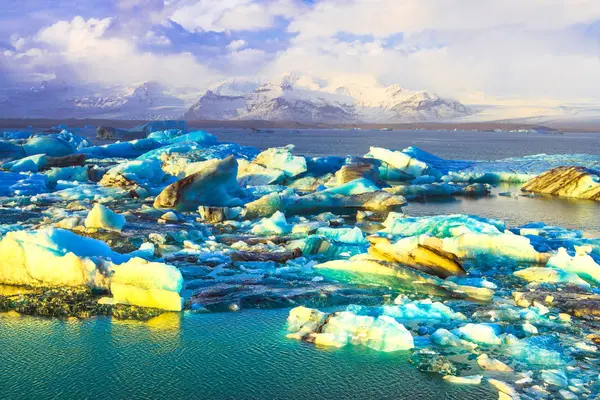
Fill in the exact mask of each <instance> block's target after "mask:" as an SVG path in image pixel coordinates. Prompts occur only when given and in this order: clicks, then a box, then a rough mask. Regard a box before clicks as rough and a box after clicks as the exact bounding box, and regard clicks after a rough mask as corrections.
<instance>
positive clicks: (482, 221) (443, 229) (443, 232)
mask: <svg viewBox="0 0 600 400" xmlns="http://www.w3.org/2000/svg"><path fill="white" fill-rule="evenodd" d="M383 226H384V227H385V229H383V230H382V231H381V232H383V233H387V234H391V235H397V236H403V237H407V236H418V235H427V236H434V237H438V238H448V237H455V236H460V235H462V234H463V233H485V234H498V233H501V232H503V231H504V230H505V229H506V226H505V225H504V223H503V222H501V221H498V220H491V219H486V218H481V217H475V216H470V215H461V214H456V215H439V216H432V217H407V216H406V215H404V214H399V213H389V214H388V217H387V218H386V220H385V221H384V222H383Z"/></svg>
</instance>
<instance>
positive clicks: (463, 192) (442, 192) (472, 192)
mask: <svg viewBox="0 0 600 400" xmlns="http://www.w3.org/2000/svg"><path fill="white" fill-rule="evenodd" d="M385 190H386V191H388V192H390V193H394V194H400V195H402V196H405V197H407V198H409V199H414V198H426V197H452V196H473V197H477V196H486V195H488V194H489V193H490V191H491V188H490V187H489V185H484V184H477V183H475V184H471V185H459V184H452V183H426V184H415V183H414V182H412V183H411V184H410V185H399V186H393V187H391V188H388V189H385Z"/></svg>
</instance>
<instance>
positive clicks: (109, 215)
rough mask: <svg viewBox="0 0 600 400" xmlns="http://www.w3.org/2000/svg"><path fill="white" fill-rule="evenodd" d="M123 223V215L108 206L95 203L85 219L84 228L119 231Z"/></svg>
mask: <svg viewBox="0 0 600 400" xmlns="http://www.w3.org/2000/svg"><path fill="white" fill-rule="evenodd" d="M123 225H125V217H124V216H122V215H119V214H117V213H115V212H114V211H112V210H110V209H109V208H108V207H106V206H104V205H102V204H100V203H96V204H94V207H93V208H92V210H91V211H90V212H89V213H88V215H87V217H86V219H85V226H86V228H101V229H106V230H110V231H117V232H120V231H121V229H123Z"/></svg>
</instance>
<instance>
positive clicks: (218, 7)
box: [170, 0, 305, 32]
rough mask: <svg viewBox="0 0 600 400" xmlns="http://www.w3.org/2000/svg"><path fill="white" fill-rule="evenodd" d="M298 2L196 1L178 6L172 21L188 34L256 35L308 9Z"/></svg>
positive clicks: (175, 7) (173, 6)
mask: <svg viewBox="0 0 600 400" xmlns="http://www.w3.org/2000/svg"><path fill="white" fill-rule="evenodd" d="M304 8H305V7H302V6H301V5H300V4H299V3H297V2H296V1H294V0H276V1H267V2H258V1H252V0H192V1H182V2H179V3H174V4H173V5H172V6H171V7H170V9H171V10H172V14H171V15H170V18H171V19H172V20H173V21H175V22H177V23H178V24H180V25H181V26H183V27H184V28H185V29H187V30H188V31H191V32H194V31H214V32H224V31H243V30H245V31H252V30H260V29H265V28H269V27H271V26H273V24H274V23H275V18H276V17H278V16H281V17H286V18H290V17H292V16H294V15H297V14H298V13H299V12H300V10H301V9H304Z"/></svg>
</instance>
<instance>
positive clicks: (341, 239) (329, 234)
mask: <svg viewBox="0 0 600 400" xmlns="http://www.w3.org/2000/svg"><path fill="white" fill-rule="evenodd" d="M317 235H320V236H325V237H326V238H327V239H329V240H332V241H334V242H338V243H345V244H354V245H366V244H368V243H369V242H367V240H366V239H365V237H364V235H363V233H362V231H361V230H360V228H358V227H356V226H355V227H354V228H329V227H323V228H319V229H317Z"/></svg>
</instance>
